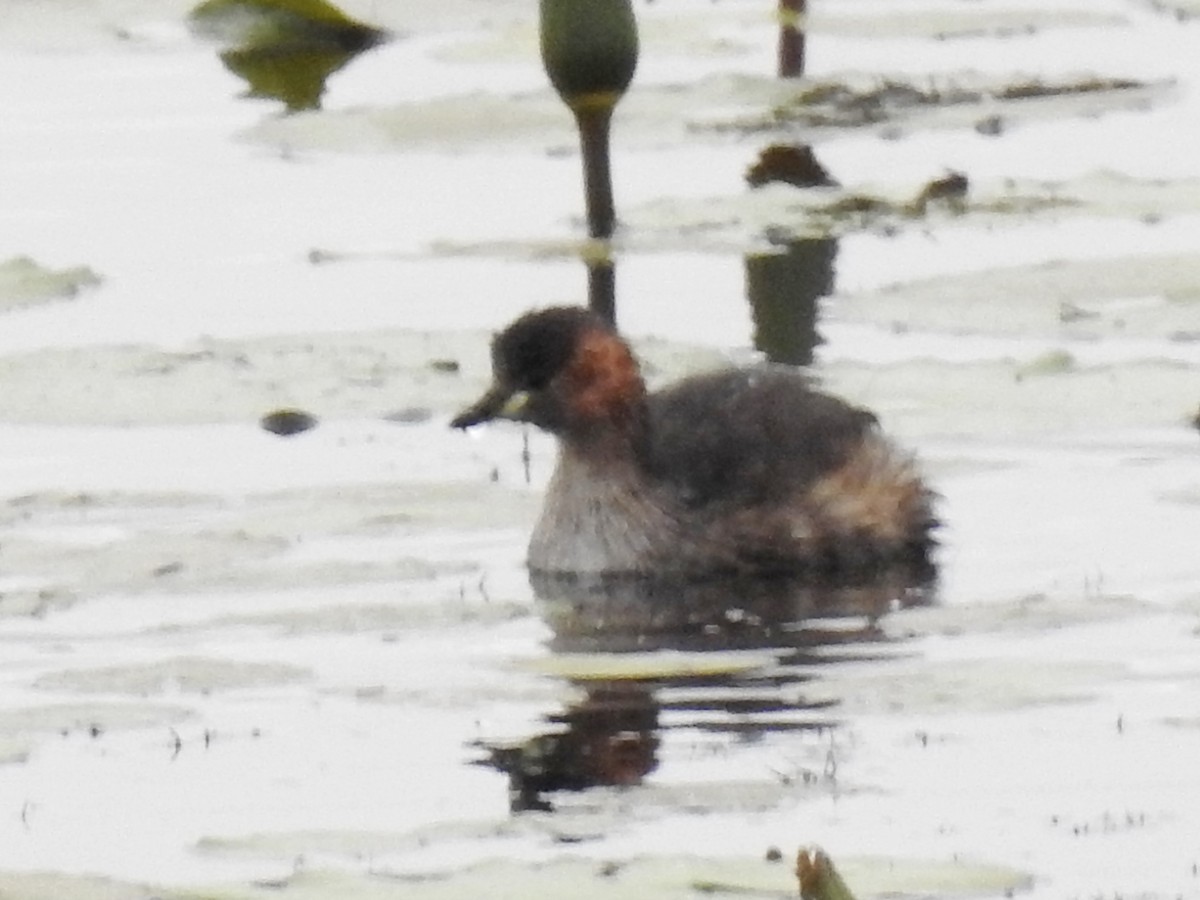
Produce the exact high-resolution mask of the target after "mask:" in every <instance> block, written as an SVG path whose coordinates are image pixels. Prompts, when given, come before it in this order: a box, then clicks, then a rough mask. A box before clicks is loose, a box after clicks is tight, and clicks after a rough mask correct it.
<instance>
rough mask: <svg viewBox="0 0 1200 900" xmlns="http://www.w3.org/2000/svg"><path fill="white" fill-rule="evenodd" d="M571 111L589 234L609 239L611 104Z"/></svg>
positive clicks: (612, 217) (612, 213) (613, 217)
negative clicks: (576, 138)
mask: <svg viewBox="0 0 1200 900" xmlns="http://www.w3.org/2000/svg"><path fill="white" fill-rule="evenodd" d="M573 112H574V113H575V121H576V123H577V124H578V126H579V141H580V148H581V150H582V153H583V190H584V195H585V202H586V205H587V222H588V235H589V236H591V237H594V238H609V237H612V233H613V229H614V228H615V227H616V212H615V211H614V208H613V190H612V170H611V168H610V165H609V149H608V148H609V140H608V133H609V124H610V123H611V121H612V113H613V105H612V104H605V103H595V104H587V105H586V106H584V105H579V106H577V107H576V108H575V109H574V110H573Z"/></svg>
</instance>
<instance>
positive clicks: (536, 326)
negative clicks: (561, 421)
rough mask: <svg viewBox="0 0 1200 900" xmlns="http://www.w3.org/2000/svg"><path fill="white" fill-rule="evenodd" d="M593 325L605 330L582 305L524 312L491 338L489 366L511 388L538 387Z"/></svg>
mask: <svg viewBox="0 0 1200 900" xmlns="http://www.w3.org/2000/svg"><path fill="white" fill-rule="evenodd" d="M595 328H599V329H604V330H608V326H607V325H605V323H604V321H603V320H602V319H601V318H600V317H599V316H597V315H596V314H595V313H593V312H592V311H591V310H588V309H584V308H583V307H578V306H555V307H551V308H549V309H541V310H537V311H535V312H531V313H526V314H525V315H523V316H521V318H519V319H517V320H516V321H515V322H513V323H512V324H511V325H509V326H508V328H506V329H504V331H502V332H501V333H500V334H498V335H496V338H495V340H493V341H492V366H493V368H494V369H495V372H496V375H497V376H498V377H499V378H500V379H502V380H503V381H505V382H507V383H508V384H510V385H513V386H514V387H519V388H522V389H526V390H541V389H542V388H544V387H545V386H546V385H547V384H549V383H550V381H551V379H553V378H554V376H555V375H557V374H558V373H559V372H561V371H562V370H563V369H564V368H566V366H567V364H568V363H569V362H570V360H571V356H572V355H573V354H574V352H575V347H576V344H577V343H578V341H579V338H580V336H581V335H582V334H583V333H584V332H586V331H589V330H591V329H595Z"/></svg>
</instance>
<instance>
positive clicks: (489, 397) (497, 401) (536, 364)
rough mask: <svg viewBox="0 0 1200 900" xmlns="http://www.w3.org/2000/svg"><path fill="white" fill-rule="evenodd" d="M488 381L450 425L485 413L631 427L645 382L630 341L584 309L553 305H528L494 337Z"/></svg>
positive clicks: (551, 426)
mask: <svg viewBox="0 0 1200 900" xmlns="http://www.w3.org/2000/svg"><path fill="white" fill-rule="evenodd" d="M492 376H493V383H492V386H491V388H489V389H488V391H487V393H485V394H484V395H483V396H482V397H480V398H479V400H478V401H476V402H475V403H474V404H472V405H471V406H469V407H468V408H466V409H464V410H463V411H462V412H461V413H459V414H458V415H457V416H456V417H455V418H454V419H453V421H451V423H450V424H451V425H452V426H453V427H455V428H470V427H471V426H472V425H478V424H480V423H481V422H487V421H490V420H491V419H512V420H515V421H519V422H530V423H532V424H534V425H537V426H538V427H539V428H543V429H545V430H546V431H549V432H551V433H553V434H556V435H560V436H564V437H568V438H572V437H573V438H586V437H588V436H594V435H597V434H603V433H605V432H611V431H612V430H614V429H615V430H618V431H629V430H631V429H632V428H633V427H634V426H635V424H636V423H637V422H639V421H640V416H641V414H642V413H641V411H642V409H643V406H644V400H645V386H644V384H643V383H642V377H641V374H640V372H639V371H638V366H637V362H636V361H635V360H634V358H633V354H632V353H631V352H630V350H629V347H628V345H626V343H625V342H624V341H623V340H621V338H620V336H619V335H617V334H616V332H614V331H613V330H612V328H611V327H609V325H608V324H607V323H605V322H604V320H603V319H601V318H600V317H599V316H598V315H596V314H595V313H593V312H591V311H590V310H587V309H583V308H581V307H570V306H558V307H551V308H549V309H542V310H538V311H535V312H531V313H527V314H525V315H524V316H522V317H521V318H519V319H517V320H516V321H515V322H513V323H512V324H511V325H509V326H508V327H507V328H506V329H504V331H502V332H500V334H498V335H497V336H496V338H495V339H494V340H493V341H492Z"/></svg>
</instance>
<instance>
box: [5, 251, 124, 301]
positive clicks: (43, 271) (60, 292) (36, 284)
mask: <svg viewBox="0 0 1200 900" xmlns="http://www.w3.org/2000/svg"><path fill="white" fill-rule="evenodd" d="M100 281H101V278H100V276H99V275H97V274H96V273H95V272H93V271H92V270H91V269H89V268H88V267H87V266H72V267H70V268H67V269H48V268H46V267H44V266H41V265H39V264H38V263H37V262H36V261H34V260H33V259H31V258H30V257H28V256H14V257H12V258H11V259H7V260H5V261H4V262H0V311H3V310H6V309H16V308H18V307H22V306H28V305H30V304H34V303H42V302H45V301H48V300H64V299H69V298H71V297H74V296H75V295H77V294H78V293H79V292H80V291H81V290H84V289H85V288H90V287H96V286H97V285H98V284H100Z"/></svg>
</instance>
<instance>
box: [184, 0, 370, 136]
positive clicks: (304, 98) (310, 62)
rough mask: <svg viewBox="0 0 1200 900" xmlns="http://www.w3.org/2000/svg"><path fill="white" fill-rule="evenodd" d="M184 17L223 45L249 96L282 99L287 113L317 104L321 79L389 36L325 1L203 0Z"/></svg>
mask: <svg viewBox="0 0 1200 900" xmlns="http://www.w3.org/2000/svg"><path fill="white" fill-rule="evenodd" d="M188 21H189V24H190V25H191V28H192V30H193V32H195V33H196V34H198V35H201V36H202V37H206V38H209V39H212V40H215V41H217V42H218V43H220V44H221V45H223V46H224V47H225V48H226V49H224V50H223V51H222V52H221V61H222V62H223V63H224V64H225V67H226V68H228V69H229V70H230V71H231V72H233V73H234V74H235V75H238V76H239V77H241V78H243V79H245V81H246V82H247V83H248V84H249V85H250V92H249V95H250V96H252V97H267V98H272V99H276V100H282V101H283V102H284V104H285V105H286V107H287V109H288V111H289V112H296V111H299V110H304V109H316V108H318V107H319V106H320V103H321V96H322V94H323V93H324V91H325V81H326V79H327V78H328V77H329V76H330V75H332V74H333V73H334V72H336V71H337V70H338V69H340V68H342V66H344V65H345V64H346V63H347V62H349V61H350V60H351V59H353V58H354V57H355V56H357V55H358V54H360V53H362V52H363V51H365V50H369V49H370V48H371V47H374V46H376V45H377V44H380V43H383V42H384V41H385V40H387V39H388V37H389V35H388V33H387V32H386V31H383V30H382V29H379V28H375V27H373V26H371V25H367V24H365V23H363V22H359V21H357V20H355V19H352V18H350V17H349V16H347V15H346V14H345V13H343V12H342V11H341V10H339V9H338V8H337V7H335V6H332V5H331V4H329V3H326V2H325V0H206V2H204V3H201V4H200V5H199V6H197V7H196V8H195V9H193V10H192V12H191V15H190V16H189V19H188Z"/></svg>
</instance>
